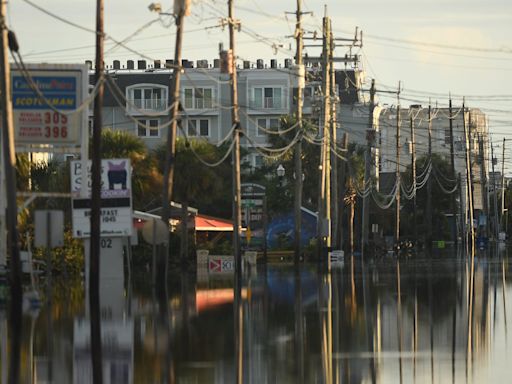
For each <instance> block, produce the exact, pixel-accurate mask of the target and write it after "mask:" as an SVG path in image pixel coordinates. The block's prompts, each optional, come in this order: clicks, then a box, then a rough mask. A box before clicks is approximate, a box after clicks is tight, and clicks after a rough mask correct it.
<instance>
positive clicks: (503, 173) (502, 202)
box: [501, 138, 505, 229]
mask: <svg viewBox="0 0 512 384" xmlns="http://www.w3.org/2000/svg"><path fill="white" fill-rule="evenodd" d="M504 215H505V138H503V150H502V157H501V228H502V229H503V216H504Z"/></svg>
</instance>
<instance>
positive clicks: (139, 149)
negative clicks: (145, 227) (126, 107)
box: [101, 129, 162, 210]
mask: <svg viewBox="0 0 512 384" xmlns="http://www.w3.org/2000/svg"><path fill="white" fill-rule="evenodd" d="M101 141H102V155H103V158H104V159H114V158H129V159H130V162H131V166H132V189H133V207H134V208H135V209H141V210H148V209H150V208H155V207H158V206H159V205H160V202H161V191H162V174H161V172H160V170H159V168H158V163H157V159H156V158H155V157H154V156H152V155H151V154H150V153H149V152H148V149H147V147H146V145H145V144H144V142H143V141H142V140H141V139H140V138H138V137H136V136H134V135H133V134H131V133H129V132H125V131H120V130H112V129H103V130H102V132H101ZM161 169H162V168H161Z"/></svg>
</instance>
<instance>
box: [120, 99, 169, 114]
mask: <svg viewBox="0 0 512 384" xmlns="http://www.w3.org/2000/svg"><path fill="white" fill-rule="evenodd" d="M127 107H128V109H129V110H130V111H132V112H136V110H137V109H140V110H142V111H151V112H158V111H164V110H165V109H166V108H167V100H164V99H148V100H145V99H129V100H128V105H127Z"/></svg>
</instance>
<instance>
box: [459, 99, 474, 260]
mask: <svg viewBox="0 0 512 384" xmlns="http://www.w3.org/2000/svg"><path fill="white" fill-rule="evenodd" d="M462 126H463V129H464V138H465V142H466V146H465V147H466V178H467V181H466V182H467V185H468V200H469V231H470V241H471V243H470V250H471V254H473V253H474V250H475V228H474V226H475V223H474V221H473V192H472V189H473V186H472V183H473V180H472V177H471V173H472V172H471V158H470V146H469V133H468V129H467V127H466V107H465V102H464V101H463V102H462Z"/></svg>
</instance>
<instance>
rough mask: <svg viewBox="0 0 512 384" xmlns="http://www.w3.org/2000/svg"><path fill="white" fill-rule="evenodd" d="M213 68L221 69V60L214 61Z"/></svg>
mask: <svg viewBox="0 0 512 384" xmlns="http://www.w3.org/2000/svg"><path fill="white" fill-rule="evenodd" d="M213 68H220V59H213Z"/></svg>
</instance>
